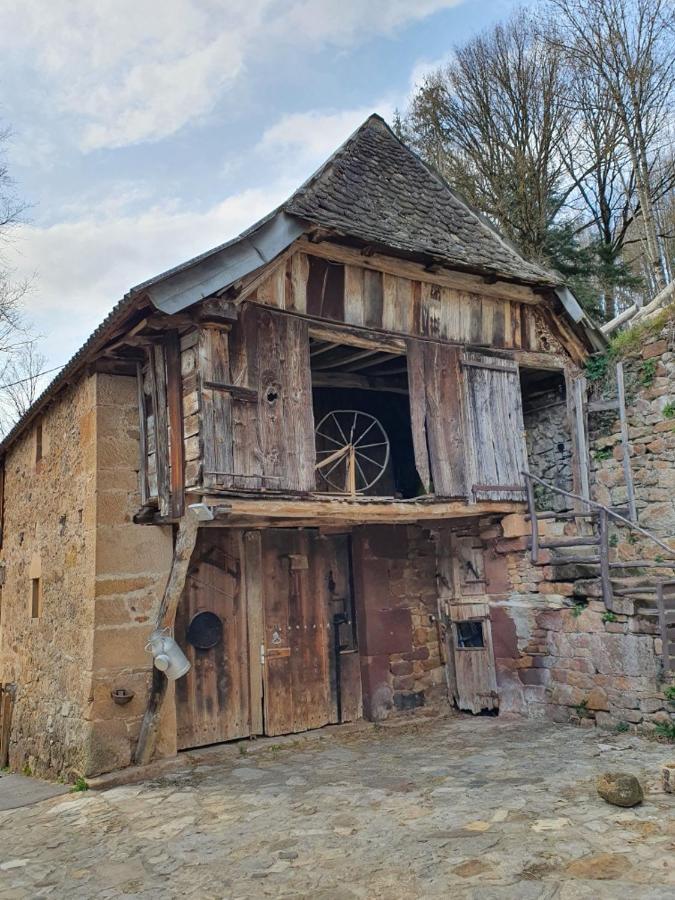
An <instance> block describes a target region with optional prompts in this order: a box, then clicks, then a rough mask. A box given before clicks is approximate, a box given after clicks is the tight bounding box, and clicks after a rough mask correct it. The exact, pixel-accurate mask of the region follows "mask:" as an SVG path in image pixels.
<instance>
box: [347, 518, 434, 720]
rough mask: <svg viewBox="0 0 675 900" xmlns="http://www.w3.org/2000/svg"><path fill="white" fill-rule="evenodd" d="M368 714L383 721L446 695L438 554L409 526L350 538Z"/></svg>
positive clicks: (360, 531)
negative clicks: (442, 653)
mask: <svg viewBox="0 0 675 900" xmlns="http://www.w3.org/2000/svg"><path fill="white" fill-rule="evenodd" d="M353 557H354V591H355V599H356V614H357V625H358V631H359V650H360V654H361V673H362V679H363V694H364V714H365V715H366V717H367V718H369V719H374V720H379V719H385V718H387V717H388V716H390V715H392V714H395V713H396V712H401V711H404V710H408V709H413V708H415V707H419V706H426V705H429V704H432V705H434V704H436V703H438V702H440V701H442V700H444V698H445V697H446V696H447V695H446V691H445V673H444V667H443V664H442V661H441V657H440V643H439V635H438V628H437V624H436V618H437V614H438V610H437V597H438V591H437V588H436V547H435V543H434V541H433V540H432V538H431V535H430V534H429V532H427V531H425V530H424V529H422V528H418V527H415V526H410V527H408V526H405V525H397V526H392V525H382V526H367V527H362V528H356V529H354V532H353Z"/></svg>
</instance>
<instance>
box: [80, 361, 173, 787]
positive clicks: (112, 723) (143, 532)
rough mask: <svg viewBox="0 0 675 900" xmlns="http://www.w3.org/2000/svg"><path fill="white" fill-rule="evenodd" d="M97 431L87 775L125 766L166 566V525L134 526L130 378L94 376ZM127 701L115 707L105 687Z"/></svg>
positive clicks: (134, 409)
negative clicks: (125, 694)
mask: <svg viewBox="0 0 675 900" xmlns="http://www.w3.org/2000/svg"><path fill="white" fill-rule="evenodd" d="M96 402H97V420H96V437H97V446H98V457H97V466H96V494H97V515H96V579H95V585H94V591H95V598H96V602H95V614H94V623H93V625H94V672H93V683H92V694H91V698H92V699H91V704H90V706H89V709H88V712H87V718H88V720H89V722H90V723H91V730H92V737H91V745H90V750H89V756H88V760H87V774H98V773H101V772H106V771H110V770H112V769H116V768H120V767H122V766H126V765H128V764H129V763H130V761H131V755H132V752H133V748H134V746H135V742H136V739H137V737H138V733H139V730H140V724H141V720H142V717H143V713H144V710H145V704H146V699H147V694H148V689H149V686H150V681H151V673H152V666H151V662H152V657H151V656H150V654H149V653H147V652H146V650H145V644H146V643H147V640H148V637H149V634H150V632H151V630H152V622H153V621H154V617H155V615H156V610H157V606H158V604H159V601H160V599H161V596H162V592H163V590H164V586H165V584H166V580H167V578H168V575H169V569H170V566H171V557H172V553H173V539H172V529H171V526H153V527H149V526H147V525H136V524H134V522H133V515H134V513H135V512H136V511H137V510H138V508H139V506H140V495H139V488H138V465H139V443H138V439H139V420H138V401H137V386H136V379H135V378H127V377H121V376H112V375H99V376H98V385H97V395H96ZM120 688H124V689H126V690H127V691H130V692H133V694H134V696H133V699H132V700H131V701H130V702H129V703H128V704H126V705H124V706H119V705H117V704H116V703H115V702H114V701H113V699H112V697H111V691H112V690H115V689H120ZM172 701H173V693H171V694H170V696H169V698H168V702H167V703H166V704H165V710H166V715H164V716H163V729H164V731H163V740H162V741H161V743H160V747H159V752H160V754H172V753H175V752H176V749H175V741H176V738H175V719H174V715H173V712H172V710H173V702H172Z"/></svg>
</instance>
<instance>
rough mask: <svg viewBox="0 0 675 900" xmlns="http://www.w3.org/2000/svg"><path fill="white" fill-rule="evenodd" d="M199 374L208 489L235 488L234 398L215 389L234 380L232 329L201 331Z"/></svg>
mask: <svg viewBox="0 0 675 900" xmlns="http://www.w3.org/2000/svg"><path fill="white" fill-rule="evenodd" d="M199 372H200V375H201V415H202V419H201V426H202V445H203V453H204V474H203V479H204V486H205V487H231V486H232V477H231V473H232V472H234V464H233V458H232V398H231V396H230V394H228V393H226V392H224V391H220V390H217V389H214V387H212V385H213V384H214V383H215V384H217V383H219V382H221V383H228V382H229V381H230V356H229V344H228V330H226V329H221V328H218V327H215V326H209V327H205V328H202V329H201V330H200V334H199ZM227 473H230V474H229V475H228V474H227Z"/></svg>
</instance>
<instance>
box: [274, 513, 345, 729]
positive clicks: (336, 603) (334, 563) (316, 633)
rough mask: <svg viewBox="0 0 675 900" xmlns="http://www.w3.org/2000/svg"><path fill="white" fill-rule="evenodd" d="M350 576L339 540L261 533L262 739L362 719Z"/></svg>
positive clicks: (307, 534)
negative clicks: (350, 636) (262, 631)
mask: <svg viewBox="0 0 675 900" xmlns="http://www.w3.org/2000/svg"><path fill="white" fill-rule="evenodd" d="M349 573H350V568H349V554H348V544H347V539H346V537H345V536H341V535H340V536H330V537H323V536H321V535H319V534H318V533H317V532H312V531H294V530H290V529H289V530H284V529H269V530H267V531H265V532H263V535H262V582H263V583H262V594H263V610H264V667H263V673H264V676H263V680H264V689H263V692H264V718H265V734H268V735H277V734H291V733H294V732H299V731H307V730H309V729H311V728H320V727H321V726H323V725H327V724H329V723H332V722H337V721H338V720H340V721H347V720H348V719H351V718H357V717H359V716H360V709H361V680H360V669H359V665H358V649H357V647H356V641H355V638H354V639H353V640H350V638H349V634H350V629H351V630H352V632H353V627H354V626H353V621H354V620H353V614H352V611H351V610H352V608H351V577H350V574H349ZM336 616H338V617H339V628H340V633H339V635H338V636H337V637H338V639H339V650H337V656H338V657H339V659H336V648H338V642H337V640H336V635H335V631H334V628H335V624H336V621H335V617H336ZM338 667H339V668H338ZM357 676H358V677H357ZM340 688H341V690H339V689H340Z"/></svg>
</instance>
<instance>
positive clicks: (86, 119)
mask: <svg viewBox="0 0 675 900" xmlns="http://www.w3.org/2000/svg"><path fill="white" fill-rule="evenodd" d="M462 2H464V0H417V2H414V3H411V2H410V0H369V2H364V0H320V2H318V0H227V2H223V0H95V2H91V0H75V2H73V0H50V2H49V3H45V2H44V0H22V2H21V3H15V2H13V0H0V14H1V15H2V23H3V25H2V30H1V31H0V52H2V54H3V57H4V60H5V65H8V64H11V61H12V60H15V61H17V62H19V61H20V62H21V64H22V65H23V66H25V65H26V60H30V63H29V65H30V66H31V68H32V69H33V71H34V73H35V74H36V75H37V77H38V81H39V85H40V90H41V91H42V93H43V97H42V102H43V104H44V105H45V106H48V107H53V108H54V109H56V110H57V111H58V112H59V113H60V114H62V115H65V116H66V117H69V118H72V121H73V122H74V123H75V124H74V128H75V132H76V136H77V141H78V143H79V145H80V147H81V148H82V149H84V150H93V149H98V148H103V147H121V146H125V145H129V144H134V143H138V142H141V141H147V140H157V139H160V138H162V137H165V136H167V135H170V134H173V133H175V132H176V131H178V130H179V129H180V128H181V127H183V126H184V125H185V124H187V123H188V122H190V121H194V120H196V119H199V118H201V117H204V116H205V115H208V114H209V113H210V112H211V111H212V110H213V108H214V106H215V105H216V103H217V102H218V101H219V100H220V99H221V97H222V96H224V94H225V93H226V92H227V91H228V90H231V91H233V90H235V89H236V87H237V84H238V82H239V79H240V78H241V77H242V76H243V75H244V74H245V72H246V70H247V66H249V65H254V64H255V61H256V60H257V59H259V58H260V55H261V54H264V55H265V56H267V55H269V54H273V53H274V52H275V49H276V48H277V47H278V46H281V45H283V46H288V45H292V46H297V47H298V50H299V52H305V53H307V52H318V51H320V50H321V48H322V47H324V46H326V45H336V46H349V45H353V44H356V43H358V42H362V41H365V40H367V39H369V38H371V37H372V36H373V35H377V34H391V33H392V32H393V31H395V30H396V29H398V28H400V27H402V26H404V25H405V24H407V23H409V22H413V21H417V20H420V19H423V18H425V17H427V16H429V15H431V14H432V13H434V12H437V11H439V10H441V9H444V8H449V7H452V6H456V5H458V4H459V3H462ZM36 102H37V101H36Z"/></svg>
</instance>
